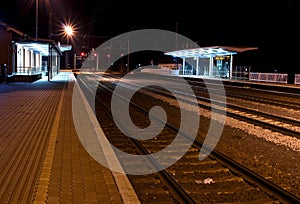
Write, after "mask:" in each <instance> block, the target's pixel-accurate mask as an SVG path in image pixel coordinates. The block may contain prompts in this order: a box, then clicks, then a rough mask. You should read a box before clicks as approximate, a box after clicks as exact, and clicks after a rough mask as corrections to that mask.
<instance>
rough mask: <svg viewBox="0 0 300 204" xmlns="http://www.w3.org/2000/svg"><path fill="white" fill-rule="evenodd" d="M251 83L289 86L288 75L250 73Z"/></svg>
mask: <svg viewBox="0 0 300 204" xmlns="http://www.w3.org/2000/svg"><path fill="white" fill-rule="evenodd" d="M249 81H260V82H273V83H283V84H287V82H288V74H279V73H256V72H250V74H249Z"/></svg>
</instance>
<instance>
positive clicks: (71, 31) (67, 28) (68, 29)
mask: <svg viewBox="0 0 300 204" xmlns="http://www.w3.org/2000/svg"><path fill="white" fill-rule="evenodd" d="M64 29H65V33H66V35H68V36H72V35H73V34H74V29H73V27H72V26H71V25H65V27H64Z"/></svg>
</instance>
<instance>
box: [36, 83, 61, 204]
mask: <svg viewBox="0 0 300 204" xmlns="http://www.w3.org/2000/svg"><path fill="white" fill-rule="evenodd" d="M65 85H66V84H64V88H63V91H62V94H61V96H60V99H59V103H58V108H57V112H56V114H55V119H54V124H53V128H52V131H51V135H50V139H49V143H48V148H47V151H46V155H45V159H44V161H43V164H42V169H41V174H40V177H39V179H38V182H37V188H36V193H35V195H34V198H33V199H34V200H33V203H34V204H41V203H47V196H48V189H49V182H50V175H51V169H52V164H53V158H54V153H55V144H56V138H57V135H58V128H59V121H60V117H61V112H62V105H63V99H64V89H65Z"/></svg>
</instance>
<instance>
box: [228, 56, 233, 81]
mask: <svg viewBox="0 0 300 204" xmlns="http://www.w3.org/2000/svg"><path fill="white" fill-rule="evenodd" d="M232 62H233V55H232V54H231V55H230V67H229V79H232V64H233V63H232Z"/></svg>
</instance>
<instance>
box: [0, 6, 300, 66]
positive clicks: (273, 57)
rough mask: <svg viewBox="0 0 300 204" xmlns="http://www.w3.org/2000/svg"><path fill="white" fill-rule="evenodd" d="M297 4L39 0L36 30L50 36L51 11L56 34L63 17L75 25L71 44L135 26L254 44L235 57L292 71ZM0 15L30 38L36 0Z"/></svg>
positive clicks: (208, 41)
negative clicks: (245, 51) (88, 37)
mask: <svg viewBox="0 0 300 204" xmlns="http://www.w3.org/2000/svg"><path fill="white" fill-rule="evenodd" d="M299 5H300V4H299V2H298V1H296V0H293V1H292V0H289V1H277V2H272V3H266V4H262V2H261V1H255V0H254V1H237V0H232V1H213V2H212V1H199V2H197V3H195V2H194V1H184V2H179V3H177V2H174V1H170V0H160V1H157V0H153V1H148V2H147V1H143V2H142V3H141V2H132V1H131V2H126V1H117V0H110V1H109V0H105V1H96V0H92V1H88V2H82V1H71V0H65V1H63V2H61V1H58V0H52V1H51V2H50V1H39V25H38V28H39V29H38V34H39V37H41V38H48V34H49V14H50V13H51V14H52V31H53V33H54V34H55V32H58V30H59V29H60V27H61V24H62V23H63V22H72V23H73V24H75V25H76V28H77V39H76V41H74V42H75V43H82V42H83V40H82V39H83V38H84V37H87V36H90V35H94V36H107V37H115V36H117V35H120V34H123V33H125V32H129V31H133V30H138V29H147V28H151V29H164V30H169V31H173V32H178V33H179V34H181V35H184V36H186V37H188V38H190V39H191V40H193V41H195V42H197V43H198V45H199V46H201V47H205V46H216V45H219V46H222V45H223V46H251V47H258V50H257V51H250V52H249V53H245V54H243V55H241V56H240V57H239V58H238V59H237V62H238V61H239V60H242V58H243V57H245V59H244V60H245V63H251V64H253V65H252V66H254V67H257V68H258V69H264V70H275V69H276V70H277V72H296V71H297V68H298V63H297V60H296V59H297V53H296V52H293V50H295V47H297V46H298V45H299V37H298V36H300V35H299V34H300V32H299V31H298V29H297V26H298V19H300V14H299V12H298V11H299V8H300V6H299ZM0 20H1V21H4V22H6V23H8V24H11V25H13V26H15V27H16V28H18V29H20V30H21V31H22V32H24V33H27V34H28V35H30V36H31V37H34V36H35V0H31V1H27V2H24V1H21V0H11V1H7V2H6V4H5V5H2V6H1V8H0ZM61 40H62V41H64V40H65V39H61ZM251 60H252V61H251Z"/></svg>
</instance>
